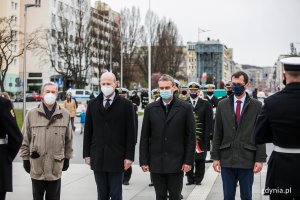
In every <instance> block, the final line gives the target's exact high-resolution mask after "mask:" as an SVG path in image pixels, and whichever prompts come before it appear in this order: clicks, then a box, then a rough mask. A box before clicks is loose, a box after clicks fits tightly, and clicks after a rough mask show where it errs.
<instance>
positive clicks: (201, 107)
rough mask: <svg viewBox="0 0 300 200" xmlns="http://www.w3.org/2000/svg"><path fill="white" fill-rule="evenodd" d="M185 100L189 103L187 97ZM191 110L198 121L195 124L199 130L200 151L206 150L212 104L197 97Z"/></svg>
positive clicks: (210, 127)
mask: <svg viewBox="0 0 300 200" xmlns="http://www.w3.org/2000/svg"><path fill="white" fill-rule="evenodd" d="M187 102H188V103H191V101H190V99H188V100H187ZM193 110H194V113H195V114H196V115H197V117H198V119H199V123H200V124H197V125H196V126H197V128H198V129H199V131H201V138H200V140H199V145H200V148H201V150H202V151H207V145H208V143H209V137H210V133H211V132H212V128H213V110H212V105H211V104H210V103H209V102H208V101H206V100H203V99H201V98H199V99H198V101H197V104H196V106H195V107H194V109H193ZM196 158H197V157H196Z"/></svg>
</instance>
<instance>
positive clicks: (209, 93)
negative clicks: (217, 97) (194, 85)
mask: <svg viewBox="0 0 300 200" xmlns="http://www.w3.org/2000/svg"><path fill="white" fill-rule="evenodd" d="M206 94H207V95H209V96H211V95H213V94H214V92H212V91H207V92H206Z"/></svg>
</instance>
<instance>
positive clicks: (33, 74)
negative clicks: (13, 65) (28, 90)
mask: <svg viewBox="0 0 300 200" xmlns="http://www.w3.org/2000/svg"><path fill="white" fill-rule="evenodd" d="M28 77H42V73H29V74H28Z"/></svg>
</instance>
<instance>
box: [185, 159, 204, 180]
mask: <svg viewBox="0 0 300 200" xmlns="http://www.w3.org/2000/svg"><path fill="white" fill-rule="evenodd" d="M204 173H205V159H196V160H195V162H194V165H193V166H192V169H191V170H190V171H189V172H187V173H186V176H187V181H188V182H189V183H201V182H202V180H203V178H204Z"/></svg>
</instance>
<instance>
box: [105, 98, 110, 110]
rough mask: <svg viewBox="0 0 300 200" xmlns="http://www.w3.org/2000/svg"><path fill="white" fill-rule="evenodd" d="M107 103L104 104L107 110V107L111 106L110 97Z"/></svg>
mask: <svg viewBox="0 0 300 200" xmlns="http://www.w3.org/2000/svg"><path fill="white" fill-rule="evenodd" d="M105 101H106V103H105V105H104V108H105V110H107V108H108V107H109V106H110V103H109V102H110V99H105Z"/></svg>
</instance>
